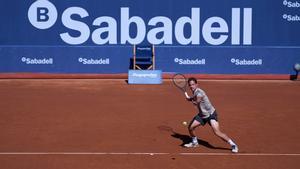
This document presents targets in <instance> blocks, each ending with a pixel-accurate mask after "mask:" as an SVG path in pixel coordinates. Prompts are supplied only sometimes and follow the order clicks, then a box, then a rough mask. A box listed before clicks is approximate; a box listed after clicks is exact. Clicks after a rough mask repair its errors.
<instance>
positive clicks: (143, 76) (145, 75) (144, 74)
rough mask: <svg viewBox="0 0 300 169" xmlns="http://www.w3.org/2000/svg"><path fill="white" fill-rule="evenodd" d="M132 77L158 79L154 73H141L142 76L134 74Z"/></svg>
mask: <svg viewBox="0 0 300 169" xmlns="http://www.w3.org/2000/svg"><path fill="white" fill-rule="evenodd" d="M132 76H133V77H138V78H157V77H158V75H157V74H154V73H141V74H138V73H133V74H132Z"/></svg>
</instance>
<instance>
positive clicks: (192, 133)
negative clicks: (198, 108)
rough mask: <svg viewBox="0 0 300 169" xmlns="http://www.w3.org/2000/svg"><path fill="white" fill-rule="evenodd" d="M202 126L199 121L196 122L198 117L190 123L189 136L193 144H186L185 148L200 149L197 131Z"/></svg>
mask: <svg viewBox="0 0 300 169" xmlns="http://www.w3.org/2000/svg"><path fill="white" fill-rule="evenodd" d="M200 125H201V123H200V122H199V121H197V120H196V117H195V118H194V119H193V120H192V121H191V122H190V124H189V127H188V130H189V134H190V136H191V138H192V142H190V143H187V144H184V147H198V146H199V144H198V138H197V136H196V134H195V129H196V128H197V127H199V126H200Z"/></svg>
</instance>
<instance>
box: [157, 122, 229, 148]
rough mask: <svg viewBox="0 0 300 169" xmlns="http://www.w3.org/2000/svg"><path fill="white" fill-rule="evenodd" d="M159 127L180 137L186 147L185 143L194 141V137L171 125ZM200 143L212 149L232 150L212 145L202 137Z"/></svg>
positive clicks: (182, 145)
mask: <svg viewBox="0 0 300 169" xmlns="http://www.w3.org/2000/svg"><path fill="white" fill-rule="evenodd" d="M158 128H159V130H161V131H167V132H170V133H171V136H172V137H173V138H176V139H180V140H181V141H182V143H181V144H180V146H181V147H184V144H187V143H190V142H191V141H192V139H191V137H190V136H188V135H184V134H180V133H177V132H175V131H174V130H173V129H172V128H171V127H169V126H164V125H163V126H159V127H158ZM198 143H199V144H200V145H202V146H204V147H207V148H210V149H220V150H231V149H229V148H224V147H215V146H213V145H211V144H210V143H209V142H207V141H204V140H200V139H198Z"/></svg>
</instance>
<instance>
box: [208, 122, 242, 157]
mask: <svg viewBox="0 0 300 169" xmlns="http://www.w3.org/2000/svg"><path fill="white" fill-rule="evenodd" d="M210 126H211V128H212V130H213V132H214V133H215V135H217V136H218V137H220V138H221V139H222V140H224V141H226V142H227V143H229V144H230V145H231V150H232V152H234V153H237V152H238V146H237V145H236V144H235V143H234V142H233V141H232V140H231V139H230V138H229V137H228V136H227V135H226V134H225V133H223V132H222V131H221V130H220V125H219V122H218V121H217V120H215V119H211V120H210Z"/></svg>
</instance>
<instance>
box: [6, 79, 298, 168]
mask: <svg viewBox="0 0 300 169" xmlns="http://www.w3.org/2000/svg"><path fill="white" fill-rule="evenodd" d="M199 83H200V86H201V87H202V88H203V89H204V90H205V91H206V92H207V94H208V96H209V97H210V100H211V101H212V103H213V104H214V106H215V107H216V108H217V111H218V113H219V121H220V124H221V129H222V130H223V131H224V132H225V133H227V134H228V135H229V136H231V137H232V138H233V139H234V140H235V141H236V142H237V144H238V145H239V149H240V152H239V153H238V154H232V153H231V151H230V149H229V148H230V147H228V144H227V143H224V142H223V141H222V140H220V139H219V138H217V137H216V136H214V135H213V133H212V131H211V129H210V128H209V126H205V127H202V128H198V129H197V135H198V136H199V138H200V139H201V141H200V144H201V145H200V147H198V148H192V149H188V148H184V147H182V144H183V143H185V142H187V141H189V137H188V132H187V129H186V127H185V126H183V125H182V121H189V120H190V119H191V118H192V117H193V116H194V115H195V108H194V107H193V106H192V105H190V103H189V102H186V101H185V99H184V96H183V94H182V93H181V92H180V91H179V90H178V89H177V88H176V87H174V85H173V84H172V82H171V81H169V80H164V83H163V84H162V85H128V84H127V83H126V81H125V80H122V79H118V80H109V79H106V80H103V79H102V80H101V79H35V80H30V79H2V80H1V81H0V93H1V95H0V99H1V102H0V126H1V127H0V138H1V139H0V143H1V144H0V164H1V168H2V169H20V168H23V169H27V168H28V169H41V168H42V169H57V168H64V169H95V168H107V169H117V168H120V169H121V168H131V169H140V168H149V169H150V168H151V169H152V168H164V169H167V168H173V169H182V168H190V169H192V168H205V169H218V168H225V169H236V168H244V169H253V168H263V169H267V168H272V169H277V168H278V169H279V168H284V169H294V168H297V166H298V164H299V160H300V146H299V142H300V135H299V131H300V125H299V124H300V119H299V109H300V104H299V98H300V92H299V91H300V83H299V81H286V80H267V81H262V80H259V81H258V80H240V81H239V80H231V81H226V80H200V82H199Z"/></svg>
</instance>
